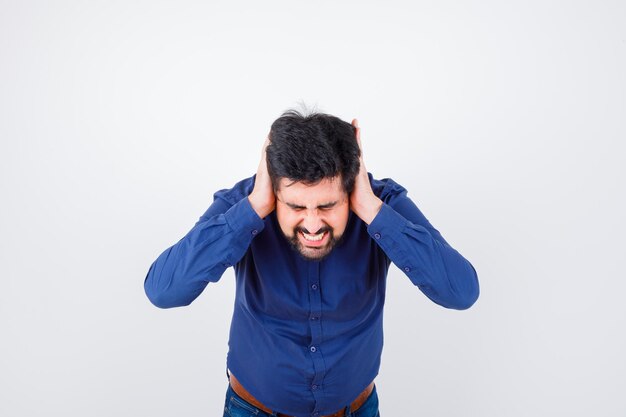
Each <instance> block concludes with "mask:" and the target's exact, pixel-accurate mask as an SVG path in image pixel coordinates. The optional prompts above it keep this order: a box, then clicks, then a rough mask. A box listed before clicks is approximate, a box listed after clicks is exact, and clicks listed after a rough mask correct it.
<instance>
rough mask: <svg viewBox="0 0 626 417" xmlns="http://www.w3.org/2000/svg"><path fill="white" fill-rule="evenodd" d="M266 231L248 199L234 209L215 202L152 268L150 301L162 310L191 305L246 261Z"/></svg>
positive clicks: (147, 284)
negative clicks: (244, 256) (257, 237)
mask: <svg viewBox="0 0 626 417" xmlns="http://www.w3.org/2000/svg"><path fill="white" fill-rule="evenodd" d="M217 195H218V193H216V196H217ZM263 228H264V222H263V220H262V219H261V218H260V217H259V216H258V215H257V214H256V212H255V211H254V209H252V206H250V202H249V200H248V198H246V197H243V198H241V199H240V200H239V201H238V202H237V203H235V204H233V205H231V204H230V203H228V202H227V201H226V200H224V199H221V198H215V200H214V202H213V204H211V206H210V207H209V209H208V210H207V211H206V212H205V213H204V215H202V216H201V217H200V220H199V221H198V222H197V223H196V224H195V226H194V227H193V228H192V229H191V230H190V231H189V232H188V233H187V234H186V235H185V236H184V237H183V238H182V239H181V240H179V241H178V242H177V243H176V244H175V245H173V246H172V247H170V248H168V249H166V250H165V251H164V252H163V253H161V255H159V257H158V258H157V259H156V260H155V261H154V262H153V263H152V265H151V266H150V269H149V271H148V274H147V275H146V278H145V280H144V290H145V292H146V295H147V296H148V299H149V300H150V301H151V302H152V304H154V305H155V306H157V307H160V308H171V307H180V306H185V305H188V304H190V303H191V302H192V301H193V300H195V299H196V298H197V297H198V296H199V295H200V294H201V293H202V291H203V290H204V288H205V287H206V286H207V284H208V283H209V282H217V281H219V279H220V278H221V276H222V274H223V273H224V271H225V270H226V268H228V267H230V266H232V265H234V264H236V263H237V262H238V261H239V260H240V259H241V258H242V257H243V255H244V254H245V252H246V250H247V249H248V247H249V246H250V243H251V241H252V239H253V238H254V237H255V236H256V235H257V234H258V233H259V232H261V230H263Z"/></svg>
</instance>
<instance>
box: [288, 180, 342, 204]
mask: <svg viewBox="0 0 626 417" xmlns="http://www.w3.org/2000/svg"><path fill="white" fill-rule="evenodd" d="M277 194H278V196H279V197H280V199H281V201H283V202H284V203H286V204H292V205H299V206H302V205H307V206H308V205H326V204H330V203H339V202H341V201H342V200H343V199H344V198H345V197H346V193H345V192H344V190H343V185H342V183H341V180H340V179H339V178H337V177H333V178H324V179H322V180H321V181H319V182H317V183H315V184H307V183H303V182H301V181H294V180H291V179H289V178H281V179H280V181H279V187H278V191H277Z"/></svg>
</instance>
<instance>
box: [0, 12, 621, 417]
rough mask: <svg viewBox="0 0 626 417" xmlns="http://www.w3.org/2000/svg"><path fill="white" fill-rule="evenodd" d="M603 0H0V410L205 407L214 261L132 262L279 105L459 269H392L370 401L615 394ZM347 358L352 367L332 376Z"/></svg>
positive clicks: (611, 22) (217, 343)
mask: <svg viewBox="0 0 626 417" xmlns="http://www.w3.org/2000/svg"><path fill="white" fill-rule="evenodd" d="M625 21H626V5H625V3H624V2H622V1H530V2H529V1H519V2H499V1H472V2H467V1H458V2H451V1H428V2H426V1H421V2H415V1H412V2H408V1H407V2H399V1H385V2H382V1H381V2H373V1H369V2H366V1H343V2H341V1H317V2H302V1H266V2H253V1H250V2H247V3H244V2H234V1H232V2H226V1H223V2H216V1H204V2H200V1H197V2H191V1H176V2H174V1H170V2H164V1H134V2H130V1H56V2H51V1H41V2H35V1H6V0H1V1H0V138H1V141H0V155H1V156H0V158H1V159H0V163H1V165H0V170H1V171H0V174H1V176H0V196H1V198H2V204H1V205H0V214H1V215H0V227H1V239H0V242H1V245H2V246H1V247H0V260H1V270H0V280H1V282H0V283H1V286H0V415H3V416H11V417H12V416H43V415H53V416H154V417H157V416H183V415H184V416H198V417H200V416H221V415H222V411H223V404H224V395H225V392H226V388H227V379H226V374H225V361H226V351H227V341H228V329H229V326H230V317H231V314H232V307H233V299H234V274H233V271H232V269H229V270H228V271H227V272H226V273H225V274H224V276H223V277H222V279H221V280H220V281H219V282H218V283H215V284H210V285H209V286H208V287H207V288H206V290H205V291H204V293H203V294H202V295H201V296H200V297H199V298H198V299H197V300H196V301H195V302H194V303H193V304H191V305H190V306H188V307H185V308H175V309H169V310H161V309H158V308H156V307H154V306H153V305H151V304H150V302H149V301H148V299H147V298H146V296H145V294H144V291H143V280H144V278H145V275H146V273H147V271H148V268H149V267H150V265H151V263H152V262H153V261H154V260H155V259H156V257H157V256H158V255H159V254H160V253H161V252H162V251H163V250H165V249H166V248H167V247H169V246H171V245H173V244H174V243H176V242H177V241H178V240H179V239H180V238H181V237H182V236H184V235H185V234H186V233H187V232H188V231H189V230H190V229H191V227H192V226H193V225H194V224H195V222H196V221H197V220H198V218H199V216H200V215H201V214H203V213H204V211H205V210H206V208H207V207H208V206H209V205H210V203H211V201H212V195H213V192H215V191H217V190H218V189H221V188H228V187H230V186H232V185H233V184H234V183H235V182H236V181H238V180H239V179H241V178H244V177H247V176H250V175H252V174H253V173H254V172H255V171H256V167H257V165H258V162H259V156H260V150H261V145H262V143H263V140H264V138H265V135H266V134H267V132H268V131H269V126H270V124H271V123H272V121H273V120H274V119H275V118H277V117H278V116H279V115H280V113H281V112H282V111H284V110H286V109H287V108H289V107H294V106H297V105H298V104H299V103H300V102H301V101H303V102H305V103H306V104H307V105H309V106H310V107H314V106H317V108H318V110H321V111H325V112H328V113H331V114H335V115H337V116H339V117H341V118H342V119H344V120H347V121H350V120H351V119H352V118H353V117H356V118H358V119H359V121H360V125H361V128H362V141H363V147H364V156H365V163H366V166H367V168H368V170H369V171H370V172H372V173H373V174H374V176H375V177H377V178H384V177H391V178H394V179H395V180H396V181H397V182H399V183H400V184H402V185H404V186H405V187H406V188H407V189H408V190H409V196H410V197H411V198H413V200H414V201H415V203H416V204H417V205H418V207H419V208H420V209H421V210H422V211H423V213H424V214H425V215H426V217H427V218H428V219H429V220H430V222H431V223H432V224H433V226H435V227H436V228H437V229H438V230H439V231H440V232H441V233H442V234H443V236H444V237H445V238H446V239H447V240H448V242H449V243H450V244H451V245H452V246H453V247H455V248H456V249H457V250H458V251H459V252H460V253H461V254H463V255H464V256H465V257H466V258H467V259H468V260H470V262H472V264H473V265H474V266H475V268H476V270H477V272H478V276H479V280H480V284H481V296H480V299H479V300H478V302H477V303H476V304H475V305H474V306H473V307H472V308H471V309H470V310H467V311H455V310H446V309H444V308H443V307H439V306H437V305H436V304H434V303H432V302H430V301H429V300H428V299H427V298H426V297H425V296H424V295H423V294H422V293H421V292H420V291H419V290H418V288H417V287H415V286H413V285H412V284H411V283H410V281H409V279H408V278H407V277H406V276H405V275H404V274H403V273H402V272H400V271H399V270H398V269H397V268H396V267H395V266H392V269H391V270H390V273H389V277H388V290H387V291H388V292H387V302H386V308H385V347H384V350H383V358H382V366H381V369H380V374H379V376H378V377H377V379H376V382H377V387H378V390H379V399H380V411H381V415H382V416H383V417H394V416H401V415H410V416H442V417H443V416H453V415H463V416H494V417H495V416H566V415H567V416H589V415H597V416H623V415H625V414H626V402H625V401H626V400H625V399H624V396H623V394H624V390H625V388H626V359H625V356H624V352H625V351H626V335H625V332H624V329H625V328H626V302H625V301H624V298H625V292H626V284H625V283H624V278H625V276H626V274H624V249H625V245H624V236H625V232H626V227H625V221H624V214H623V213H624V212H625V211H626V207H625V205H626V204H625V199H624V179H625V168H624V164H625V162H626V161H625V159H626V156H625V155H626V152H624V148H625V147H624V144H623V141H624V139H625V138H626V117H625V116H626V111H625V110H626V77H625V75H624V74H626V24H625ZM346 377H349V376H346Z"/></svg>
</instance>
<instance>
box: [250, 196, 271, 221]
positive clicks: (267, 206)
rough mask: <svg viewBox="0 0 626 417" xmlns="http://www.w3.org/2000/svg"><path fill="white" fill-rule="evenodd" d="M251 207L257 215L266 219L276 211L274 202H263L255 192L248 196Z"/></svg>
mask: <svg viewBox="0 0 626 417" xmlns="http://www.w3.org/2000/svg"><path fill="white" fill-rule="evenodd" d="M248 201H249V202H250V206H252V209H253V210H254V211H255V212H256V214H257V215H258V216H259V217H260V218H262V219H264V218H265V217H266V216H267V215H268V214H270V213H271V212H272V211H273V210H274V202H273V201H272V202H268V201H261V199H259V198H258V197H257V195H256V194H255V193H254V191H253V192H252V193H251V194H250V195H249V196H248Z"/></svg>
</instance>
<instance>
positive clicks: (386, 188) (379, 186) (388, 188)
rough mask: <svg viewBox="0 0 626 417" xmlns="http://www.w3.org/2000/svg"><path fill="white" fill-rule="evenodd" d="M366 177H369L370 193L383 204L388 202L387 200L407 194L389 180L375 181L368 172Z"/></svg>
mask: <svg viewBox="0 0 626 417" xmlns="http://www.w3.org/2000/svg"><path fill="white" fill-rule="evenodd" d="M367 176H368V177H369V180H370V184H371V186H372V191H374V194H375V195H376V196H377V197H378V198H380V199H381V200H383V201H384V202H385V203H387V202H389V200H391V199H393V198H394V197H398V196H400V195H406V194H407V189H406V188H404V187H403V186H402V185H400V184H398V183H397V182H395V181H394V180H392V179H391V178H382V179H376V178H374V177H373V176H372V174H371V173H369V172H368V173H367Z"/></svg>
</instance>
